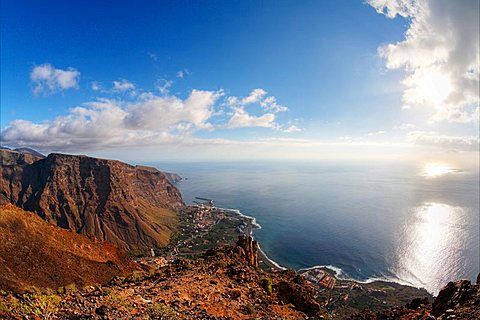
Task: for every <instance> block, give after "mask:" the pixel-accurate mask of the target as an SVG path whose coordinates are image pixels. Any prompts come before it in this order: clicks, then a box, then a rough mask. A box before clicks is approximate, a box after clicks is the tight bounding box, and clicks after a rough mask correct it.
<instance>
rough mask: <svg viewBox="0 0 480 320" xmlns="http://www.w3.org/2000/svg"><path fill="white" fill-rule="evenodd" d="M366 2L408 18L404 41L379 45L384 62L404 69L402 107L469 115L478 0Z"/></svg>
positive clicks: (478, 72) (474, 96)
mask: <svg viewBox="0 0 480 320" xmlns="http://www.w3.org/2000/svg"><path fill="white" fill-rule="evenodd" d="M368 3H369V4H370V5H371V6H373V7H374V8H375V9H376V10H377V11H378V12H379V13H382V14H385V15H386V16H387V17H389V18H392V19H393V18H395V17H396V16H397V15H399V16H402V17H404V18H407V19H409V22H410V23H409V27H408V30H407V32H406V34H405V39H404V40H403V41H400V42H397V43H395V44H393V43H391V44H387V45H385V46H383V47H381V48H379V53H380V55H381V56H382V57H383V58H385V59H386V66H387V68H389V69H404V70H405V71H406V72H407V76H406V78H405V79H404V81H403V84H404V86H405V91H404V94H403V102H404V103H405V107H406V108H409V107H411V106H418V105H422V106H431V107H434V108H435V109H436V114H435V115H434V117H433V118H432V120H433V121H441V120H447V121H450V122H458V121H460V122H467V121H472V120H473V119H474V117H473V116H472V106H475V105H478V103H479V90H478V88H479V83H480V69H479V27H478V26H479V2H478V1H476V0H456V1H451V0H426V1H414V0H368ZM473 112H476V111H473ZM459 114H462V115H461V116H459ZM468 114H470V115H468Z"/></svg>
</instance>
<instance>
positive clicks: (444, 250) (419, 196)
mask: <svg viewBox="0 0 480 320" xmlns="http://www.w3.org/2000/svg"><path fill="white" fill-rule="evenodd" d="M147 164H148V165H153V166H155V167H157V168H158V169H160V170H165V171H170V172H176V173H178V174H180V175H181V176H182V177H183V178H185V179H184V180H182V181H181V182H179V183H178V184H177V187H178V188H179V189H180V191H181V193H182V195H183V197H184V200H185V201H186V202H187V203H192V201H193V200H195V197H204V198H211V199H214V200H215V203H216V205H217V206H218V207H224V208H233V209H238V210H240V211H241V212H242V213H243V214H245V215H248V216H252V217H255V218H256V220H257V222H258V223H259V224H260V225H261V228H260V229H257V230H255V237H256V238H257V239H258V240H259V241H260V245H261V248H262V249H263V251H265V252H266V254H267V255H268V256H269V257H270V258H271V259H272V260H274V261H276V262H277V263H278V264H280V265H281V266H285V267H288V268H294V269H300V268H308V267H313V266H331V267H332V268H334V269H335V270H337V271H338V275H339V276H340V277H343V278H351V279H355V280H358V281H372V280H376V279H382V280H389V281H395V282H399V283H404V284H410V285H413V286H416V287H424V288H426V289H427V290H428V291H430V292H432V293H434V294H436V293H438V291H439V290H440V289H441V287H442V286H443V285H445V284H446V283H447V282H448V281H450V280H456V279H460V278H466V279H470V280H475V279H476V276H477V274H478V272H479V271H480V261H479V256H480V248H479V243H480V239H479V174H478V171H473V172H472V171H468V170H465V171H462V170H456V169H451V168H445V167H442V166H438V165H437V166H435V165H433V166H432V165H431V166H430V167H428V166H427V167H422V166H418V165H415V164H405V163H404V164H399V163H392V162H389V163H375V162H369V163H358V162H344V163H340V162H327V161H318V162H281V161H271V162H212V163H147Z"/></svg>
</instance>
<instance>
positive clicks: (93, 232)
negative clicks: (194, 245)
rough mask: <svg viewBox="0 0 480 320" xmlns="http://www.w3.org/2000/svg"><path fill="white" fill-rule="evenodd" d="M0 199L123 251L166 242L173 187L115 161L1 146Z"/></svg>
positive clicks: (177, 198) (175, 198)
mask: <svg viewBox="0 0 480 320" xmlns="http://www.w3.org/2000/svg"><path fill="white" fill-rule="evenodd" d="M0 152H2V162H1V164H2V165H1V170H2V172H1V190H0V202H1V203H6V202H10V203H12V204H15V205H17V206H18V207H21V208H23V209H25V210H28V211H33V212H35V213H37V214H38V215H39V216H40V217H42V218H43V219H44V220H46V221H48V222H50V223H53V224H56V225H58V226H59V227H62V228H64V229H70V230H73V231H75V232H77V233H81V234H85V235H90V236H94V237H96V238H97V239H100V240H105V241H109V242H111V243H113V244H115V245H117V246H119V247H122V248H125V249H147V248H151V247H159V246H163V245H165V244H167V243H168V241H169V238H170V235H171V233H172V231H174V230H175V227H176V214H175V212H174V210H175V209H177V208H179V207H181V206H183V202H182V198H181V195H180V193H179V191H178V190H177V189H176V188H175V187H174V186H173V185H172V184H171V183H170V182H169V181H168V179H167V178H166V176H165V175H164V174H163V173H162V172H160V171H158V170H156V169H149V170H145V169H143V168H142V167H134V166H130V165H128V164H125V163H122V162H120V161H115V160H104V159H96V158H91V157H87V156H72V155H63V154H50V155H49V156H48V157H46V158H44V159H38V157H37V158H35V157H34V156H31V155H26V154H21V153H13V152H10V151H6V150H2V151H0Z"/></svg>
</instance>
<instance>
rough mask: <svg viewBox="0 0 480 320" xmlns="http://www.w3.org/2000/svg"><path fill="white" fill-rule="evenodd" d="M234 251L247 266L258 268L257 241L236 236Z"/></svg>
mask: <svg viewBox="0 0 480 320" xmlns="http://www.w3.org/2000/svg"><path fill="white" fill-rule="evenodd" d="M235 250H236V252H237V253H238V254H240V255H241V256H242V257H243V259H244V260H245V261H246V263H247V264H248V265H249V266H253V267H257V266H258V241H256V240H253V238H252V237H247V236H243V235H242V236H238V241H237V247H236V248H235Z"/></svg>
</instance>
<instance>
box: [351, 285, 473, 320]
mask: <svg viewBox="0 0 480 320" xmlns="http://www.w3.org/2000/svg"><path fill="white" fill-rule="evenodd" d="M349 319H351V320H364V319H365V320H366V319H369V320H377V319H382V320H397V319H400V320H402V319H403V320H411V319H412V320H413V319H416V320H417V319H421V320H430V319H438V320H447V319H462V320H474V319H475V320H477V319H480V284H478V283H477V284H476V285H474V284H472V283H471V282H470V281H468V280H460V281H455V282H449V283H448V284H447V285H446V286H445V287H444V288H443V289H442V290H441V291H440V292H439V293H438V296H437V297H436V298H435V300H434V301H433V303H432V304H430V303H429V301H428V299H426V298H425V299H418V298H417V299H414V300H412V302H410V303H408V304H407V305H406V306H404V307H394V308H389V309H387V310H384V311H381V312H376V313H375V310H364V311H361V312H357V313H355V314H353V315H352V316H351V317H350V318H349Z"/></svg>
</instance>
